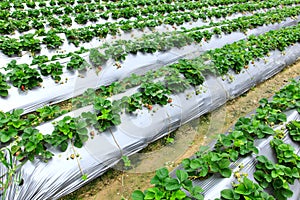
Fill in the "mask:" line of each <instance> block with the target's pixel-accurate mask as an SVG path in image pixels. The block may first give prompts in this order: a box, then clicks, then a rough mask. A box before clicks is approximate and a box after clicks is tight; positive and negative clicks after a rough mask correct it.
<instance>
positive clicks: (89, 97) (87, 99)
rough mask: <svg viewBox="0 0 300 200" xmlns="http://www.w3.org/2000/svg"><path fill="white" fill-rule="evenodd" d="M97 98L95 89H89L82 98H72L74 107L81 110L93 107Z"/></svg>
mask: <svg viewBox="0 0 300 200" xmlns="http://www.w3.org/2000/svg"><path fill="white" fill-rule="evenodd" d="M95 98H96V93H95V90H94V89H91V88H89V89H87V90H86V91H85V92H84V93H83V94H82V95H81V96H78V97H76V98H72V105H73V106H74V107H75V108H81V107H84V106H88V105H91V104H92V103H93V102H94V100H95Z"/></svg>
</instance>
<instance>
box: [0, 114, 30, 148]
mask: <svg viewBox="0 0 300 200" xmlns="http://www.w3.org/2000/svg"><path fill="white" fill-rule="evenodd" d="M22 113H23V110H21V109H16V110H14V111H12V113H9V112H6V113H4V112H1V111H0V136H1V137H0V142H1V143H7V142H9V141H12V140H13V139H14V138H15V137H16V136H17V135H18V134H19V133H21V132H22V131H23V130H24V129H25V128H26V127H27V126H28V125H29V124H28V123H27V122H26V121H24V120H22V119H21V114H22Z"/></svg>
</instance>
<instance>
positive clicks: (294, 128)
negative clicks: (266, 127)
mask: <svg viewBox="0 0 300 200" xmlns="http://www.w3.org/2000/svg"><path fill="white" fill-rule="evenodd" d="M286 127H287V129H288V131H289V135H290V136H291V138H292V140H294V141H295V142H300V122H299V121H291V122H289V124H288V125H287V126H286Z"/></svg>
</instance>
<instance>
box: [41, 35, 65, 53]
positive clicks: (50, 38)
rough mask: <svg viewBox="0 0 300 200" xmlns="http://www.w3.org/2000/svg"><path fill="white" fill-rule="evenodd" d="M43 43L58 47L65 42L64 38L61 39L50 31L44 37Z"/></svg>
mask: <svg viewBox="0 0 300 200" xmlns="http://www.w3.org/2000/svg"><path fill="white" fill-rule="evenodd" d="M43 44H46V45H47V47H48V48H50V49H56V48H58V47H60V46H61V45H62V44H63V39H61V38H60V37H59V36H58V35H56V34H55V33H54V32H53V31H49V32H48V33H47V34H46V37H44V39H43Z"/></svg>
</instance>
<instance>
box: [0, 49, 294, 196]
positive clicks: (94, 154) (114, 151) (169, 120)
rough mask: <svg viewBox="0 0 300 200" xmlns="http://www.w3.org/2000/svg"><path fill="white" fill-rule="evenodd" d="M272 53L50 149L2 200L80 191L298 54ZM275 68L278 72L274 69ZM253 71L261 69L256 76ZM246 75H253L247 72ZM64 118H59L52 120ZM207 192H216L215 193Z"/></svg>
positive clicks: (291, 51) (48, 128) (26, 168)
mask: <svg viewBox="0 0 300 200" xmlns="http://www.w3.org/2000/svg"><path fill="white" fill-rule="evenodd" d="M276 52H277V51H274V52H272V53H271V55H270V57H269V62H268V63H264V62H259V63H258V64H257V65H258V66H256V67H249V68H248V69H245V70H244V71H245V72H242V73H240V74H234V73H230V74H231V76H232V77H233V81H232V82H228V80H222V79H220V78H219V77H214V76H212V75H208V76H207V77H206V79H205V82H204V84H203V85H202V86H201V87H202V93H200V94H198V95H196V94H195V88H190V89H188V90H186V91H185V93H181V94H178V95H174V94H173V95H172V96H171V97H172V99H173V102H172V105H171V104H168V105H167V106H164V107H161V106H159V105H155V106H153V110H156V112H155V113H154V112H153V113H149V111H148V109H146V108H143V109H142V110H138V111H137V112H136V113H135V114H132V115H127V114H122V115H121V119H122V123H121V125H119V126H117V127H114V128H111V129H109V130H108V131H105V132H103V133H101V134H97V131H96V130H94V129H91V130H90V131H94V132H95V137H94V138H93V139H89V140H88V141H87V142H86V143H85V145H84V146H83V148H80V149H78V148H72V146H71V145H69V148H68V149H67V150H66V152H58V151H57V150H55V149H51V151H52V152H54V153H55V156H54V158H53V159H52V160H50V161H49V162H48V163H44V162H41V161H34V162H27V163H25V165H24V166H23V167H22V169H21V172H20V174H21V176H22V178H23V180H24V184H23V185H21V186H18V185H17V184H12V185H11V186H10V187H9V188H8V191H7V196H6V199H8V200H12V199H14V200H17V199H19V200H23V199H57V198H59V197H62V196H64V195H66V194H68V193H70V192H72V191H74V190H76V189H78V188H80V187H81V186H83V185H84V184H86V183H87V181H91V180H93V179H95V178H97V177H98V176H100V175H102V174H103V173H104V172H105V171H106V170H107V169H108V168H111V167H113V166H115V164H116V163H117V162H118V161H120V160H121V156H122V155H127V156H129V155H132V154H134V153H136V152H138V151H140V150H141V149H143V148H145V147H146V146H147V145H148V144H149V143H151V142H153V141H155V140H157V139H159V138H161V137H163V136H165V135H167V134H169V133H170V132H172V131H174V130H176V129H177V128H178V127H180V126H181V125H182V124H184V123H186V122H188V121H191V120H192V119H195V118H196V117H199V116H200V115H202V114H205V113H207V112H210V111H212V110H214V109H215V108H217V107H219V106H220V105H222V104H224V103H225V102H226V101H227V100H229V99H231V98H232V97H234V96H237V95H240V94H241V93H243V92H245V91H246V90H249V89H250V88H251V87H252V86H254V85H256V84H258V83H259V82H262V81H263V80H264V79H265V77H267V76H271V75H274V74H275V73H277V72H278V71H279V70H280V69H282V68H283V66H286V64H287V63H291V62H292V61H291V60H290V59H291V58H296V57H299V56H300V48H299V44H296V45H294V46H291V47H289V48H287V50H286V55H290V54H291V55H293V56H283V55H282V54H279V53H276ZM281 56H282V57H281ZM272 58H273V59H272ZM277 60H281V62H280V63H279V64H276V63H277ZM271 66H273V68H271ZM275 68H279V69H278V70H275ZM254 69H259V70H257V72H255V70H254ZM264 69H266V70H264ZM249 71H251V73H248V72H249ZM272 73H273V74H272ZM250 75H251V76H250ZM255 76H258V77H259V78H257V77H255ZM136 89H137V88H133V89H131V90H128V91H126V93H123V94H120V95H119V97H117V96H116V97H113V98H115V99H117V98H121V96H123V95H124V94H131V93H134V92H135V91H136ZM187 94H189V95H190V96H189V98H187ZM86 111H93V107H92V106H87V107H84V108H81V109H78V110H74V111H72V112H71V113H68V114H67V115H70V116H79V115H80V114H81V113H82V112H86ZM62 118H63V116H61V117H59V118H57V119H55V121H57V120H60V119H62ZM37 128H38V129H39V130H40V131H41V132H42V133H43V134H47V133H51V132H52V130H53V128H54V127H53V125H52V123H51V122H48V123H45V124H43V125H41V126H39V127H37ZM71 154H75V155H77V154H78V155H79V157H78V158H75V159H71V158H70V155H71ZM77 159H78V160H77ZM77 161H78V163H79V164H80V167H79V166H78V163H77ZM0 171H1V173H3V172H4V171H5V170H4V169H3V166H1V167H0ZM83 173H84V174H87V177H88V180H87V181H83V180H82V179H81V176H82V174H83ZM215 183H216V181H215V179H214V182H213V183H210V184H215ZM205 187H206V186H204V188H205ZM211 191H214V192H215V191H216V190H211Z"/></svg>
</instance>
